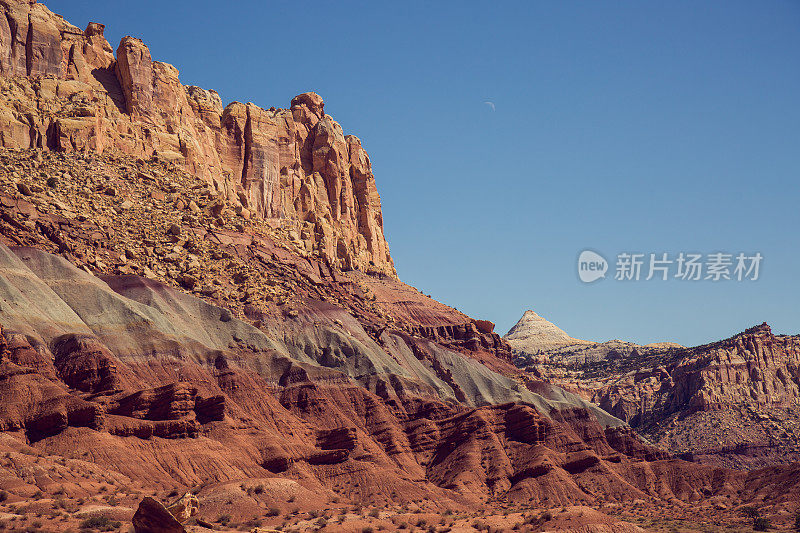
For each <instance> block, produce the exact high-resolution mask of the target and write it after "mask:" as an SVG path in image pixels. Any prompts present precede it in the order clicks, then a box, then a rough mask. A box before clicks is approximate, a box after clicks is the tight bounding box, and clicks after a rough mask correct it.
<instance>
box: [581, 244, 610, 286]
mask: <svg viewBox="0 0 800 533" xmlns="http://www.w3.org/2000/svg"><path fill="white" fill-rule="evenodd" d="M606 271H608V261H606V259H605V257H603V256H602V255H600V254H598V253H596V252H593V251H591V250H584V251H582V252H581V255H580V256H578V277H579V278H580V279H581V281H582V282H584V283H591V282H593V281H597V280H598V279H601V278H604V277H606Z"/></svg>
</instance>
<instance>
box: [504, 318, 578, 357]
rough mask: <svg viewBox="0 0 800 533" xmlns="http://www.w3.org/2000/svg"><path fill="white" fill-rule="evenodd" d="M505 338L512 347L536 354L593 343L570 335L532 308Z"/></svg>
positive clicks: (519, 350)
mask: <svg viewBox="0 0 800 533" xmlns="http://www.w3.org/2000/svg"><path fill="white" fill-rule="evenodd" d="M503 338H504V339H505V340H506V342H508V344H510V345H511V347H512V348H514V349H515V350H517V351H518V352H523V353H527V354H536V353H539V352H541V351H546V350H551V349H553V348H561V347H563V346H575V345H581V344H591V343H590V342H589V341H582V340H580V339H574V338H572V337H570V336H569V335H567V333H566V332H565V331H564V330H563V329H561V328H559V327H558V326H556V325H555V324H553V323H552V322H549V321H548V320H546V319H544V318H542V317H540V316H539V315H537V314H536V313H535V312H534V311H533V310H532V309H528V310H527V311H525V313H524V314H523V315H522V318H520V319H519V321H518V322H517V323H516V324H514V327H512V328H511V329H510V330H509V331H508V333H506V334H505V335H504V336H503Z"/></svg>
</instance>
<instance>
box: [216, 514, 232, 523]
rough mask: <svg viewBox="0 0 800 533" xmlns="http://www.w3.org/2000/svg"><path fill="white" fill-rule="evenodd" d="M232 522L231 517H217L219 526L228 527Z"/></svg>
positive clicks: (222, 515) (223, 515)
mask: <svg viewBox="0 0 800 533" xmlns="http://www.w3.org/2000/svg"><path fill="white" fill-rule="evenodd" d="M230 521H231V515H227V514H221V515H219V516H218V517H217V524H222V525H223V526H227V525H228V524H229V523H230Z"/></svg>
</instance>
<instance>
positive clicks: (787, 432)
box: [592, 324, 800, 467]
mask: <svg viewBox="0 0 800 533" xmlns="http://www.w3.org/2000/svg"><path fill="white" fill-rule="evenodd" d="M657 362H658V363H659V364H657V365H655V366H652V367H650V368H647V367H645V368H640V369H637V370H632V371H629V372H626V373H622V374H621V375H617V376H608V377H607V378H606V379H604V380H603V384H602V386H601V387H600V388H598V389H597V390H596V391H595V392H594V393H593V394H592V399H593V401H596V402H597V403H598V404H600V405H601V406H602V407H603V408H604V409H606V410H607V411H609V412H611V413H614V414H615V415H616V416H618V417H620V418H622V419H624V420H626V421H628V422H630V423H631V425H633V426H634V427H636V428H637V429H638V430H639V431H642V432H643V433H644V434H645V435H647V436H648V438H650V439H652V440H653V441H654V442H656V443H658V444H659V445H661V446H663V447H665V448H666V449H669V450H671V451H673V452H675V453H684V454H686V456H692V457H696V458H697V459H702V460H705V461H708V462H716V463H721V464H726V465H729V466H736V467H741V466H746V467H753V466H763V465H770V464H781V463H787V462H791V461H796V460H799V459H800V337H797V336H785V335H774V334H773V333H772V331H771V329H770V327H769V326H768V325H767V324H762V325H760V326H755V327H753V328H750V329H748V330H746V331H744V332H742V333H740V334H738V335H735V336H733V337H731V338H729V339H726V340H723V341H719V342H716V343H712V344H708V345H704V346H697V347H694V348H684V349H672V350H668V351H666V352H664V353H663V354H662V356H661V357H660V360H659V361H657Z"/></svg>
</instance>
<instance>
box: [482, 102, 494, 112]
mask: <svg viewBox="0 0 800 533" xmlns="http://www.w3.org/2000/svg"><path fill="white" fill-rule="evenodd" d="M484 104H486V105H488V106H489V107H491V108H492V111H494V110H495V109H494V102H490V101H489V100H487V101H485V102H484Z"/></svg>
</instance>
